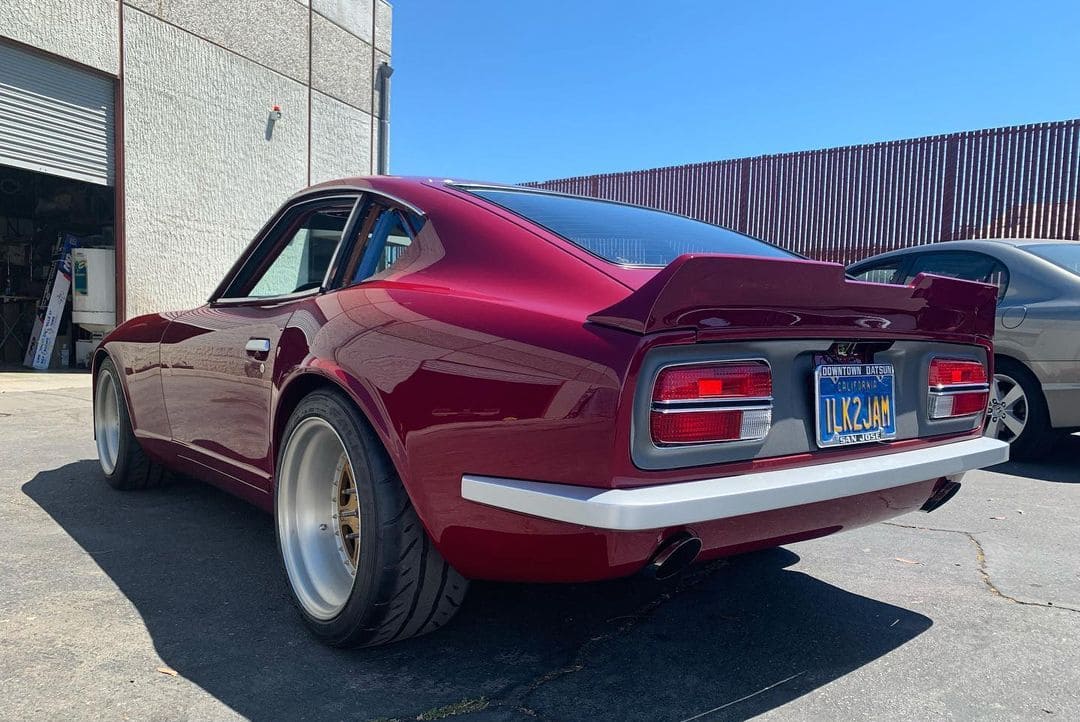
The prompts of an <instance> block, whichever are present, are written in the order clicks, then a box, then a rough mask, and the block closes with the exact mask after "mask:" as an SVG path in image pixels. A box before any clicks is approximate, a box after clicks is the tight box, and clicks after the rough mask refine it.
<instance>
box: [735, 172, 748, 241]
mask: <svg viewBox="0 0 1080 722" xmlns="http://www.w3.org/2000/svg"><path fill="white" fill-rule="evenodd" d="M750 160H751V159H750V158H742V159H740V160H739V227H738V228H737V229H736V230H737V231H739V232H740V233H749V232H750Z"/></svg>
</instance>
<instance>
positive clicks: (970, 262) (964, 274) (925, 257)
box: [906, 251, 1009, 299]
mask: <svg viewBox="0 0 1080 722" xmlns="http://www.w3.org/2000/svg"><path fill="white" fill-rule="evenodd" d="M920 273H930V274H933V275H935V276H948V277H949V278H960V279H963V280H965V281H978V282H979V283H989V284H991V285H993V286H997V289H998V298H999V299H1000V298H1002V297H1003V296H1004V295H1005V290H1006V289H1007V288H1008V285H1009V272H1008V270H1006V268H1005V266H1003V265H1002V264H1001V262H1000V261H998V260H997V259H994V258H991V257H990V256H987V255H984V254H982V253H972V252H964V251H949V252H943V253H924V254H922V255H920V256H919V257H918V258H916V259H915V261H914V262H913V263H912V264H911V268H910V269H908V272H907V281H906V282H907V283H911V281H912V280H913V279H914V278H915V276H917V275H919V274H920Z"/></svg>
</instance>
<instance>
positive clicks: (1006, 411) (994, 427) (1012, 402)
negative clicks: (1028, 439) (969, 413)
mask: <svg viewBox="0 0 1080 722" xmlns="http://www.w3.org/2000/svg"><path fill="white" fill-rule="evenodd" d="M1003 384H1004V385H1005V387H1006V392H1005V394H1004V395H1003V394H1002V393H1001V387H1002V385H1003ZM1021 406H1022V408H1023V418H1021V417H1020V416H1018V415H1017V410H1018V408H1020V407H1021ZM1030 411H1031V404H1030V402H1029V401H1028V398H1027V393H1026V392H1025V391H1024V387H1023V386H1021V385H1020V382H1019V381H1018V380H1017V379H1015V378H1013V377H1012V376H1010V375H1008V374H1004V373H995V374H994V386H993V394H992V395H991V399H990V403H989V405H988V408H987V421H986V433H987V435H989V436H993V437H995V438H998V439H1001V440H1002V441H1008V442H1009V443H1012V442H1014V441H1016V440H1017V439H1018V438H1020V435H1021V434H1023V433H1024V430H1025V429H1026V428H1027V422H1028V415H1029V414H1030ZM1010 422H1011V423H1010Z"/></svg>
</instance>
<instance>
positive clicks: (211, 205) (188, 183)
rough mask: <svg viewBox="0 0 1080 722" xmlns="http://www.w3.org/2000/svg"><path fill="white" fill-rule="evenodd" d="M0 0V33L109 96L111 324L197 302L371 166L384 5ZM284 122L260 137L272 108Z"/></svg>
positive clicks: (369, 0) (323, 0) (309, 0)
mask: <svg viewBox="0 0 1080 722" xmlns="http://www.w3.org/2000/svg"><path fill="white" fill-rule="evenodd" d="M122 2H123V4H122V5H121V4H120V3H119V2H118V0H0V37H6V38H10V39H12V40H15V41H17V42H19V43H23V44H25V45H28V46H32V47H35V48H38V49H40V50H44V51H46V52H48V53H52V54H54V55H58V56H61V57H63V58H67V59H69V60H71V61H73V62H75V63H78V64H81V65H85V66H88V67H90V68H93V69H95V70H98V71H101V72H104V73H108V74H110V75H113V76H115V77H116V78H117V82H119V83H120V84H121V86H122V90H123V107H122V117H123V123H122V146H121V148H120V149H121V151H122V155H123V162H122V164H121V168H120V171H121V172H120V174H119V178H120V182H121V183H122V185H123V188H122V190H123V196H124V238H125V244H124V246H125V248H124V250H125V253H124V257H125V267H124V268H121V269H118V270H119V271H120V272H121V273H123V274H124V279H125V284H124V285H125V292H124V297H123V299H122V301H123V304H124V307H125V314H124V315H125V316H126V317H127V318H131V317H132V316H136V315H139V314H142V313H150V312H156V311H165V310H173V309H181V308H188V307H192V306H195V305H198V304H199V303H202V302H203V301H205V300H206V298H207V296H208V295H209V294H210V292H211V291H212V290H213V289H214V287H215V286H216V285H217V284H218V282H219V281H220V280H221V277H222V276H223V275H224V273H225V272H226V271H227V270H228V268H229V266H230V265H231V264H232V263H233V261H234V260H235V259H236V257H237V255H238V254H239V253H240V251H241V250H242V249H243V248H244V247H245V246H246V245H247V244H248V243H249V242H250V240H251V238H252V237H253V236H254V234H255V233H256V232H257V231H258V229H259V228H260V227H261V226H262V224H263V223H264V222H265V221H266V220H267V219H268V218H269V216H270V215H271V214H272V213H273V212H274V210H275V209H276V208H277V207H278V206H280V204H281V203H282V202H283V201H284V200H285V199H286V198H288V196H290V195H291V194H293V193H294V192H296V191H298V190H300V189H301V188H304V187H305V186H307V185H310V184H314V183H319V182H322V181H324V180H329V179H332V178H338V177H343V176H350V175H363V174H367V173H371V172H373V171H374V164H375V155H374V152H373V149H374V148H375V147H376V133H377V126H378V123H377V119H376V118H375V115H374V113H375V112H377V109H378V100H377V98H376V96H375V89H374V87H373V82H374V78H375V75H376V68H377V67H378V64H379V63H381V62H384V61H388V60H389V57H390V55H389V54H390V52H391V47H390V36H391V22H392V11H391V7H390V5H389V3H388V2H386V0H243V1H242V2H237V1H236V0H122ZM275 104H276V105H280V106H281V111H282V117H281V119H280V120H279V121H277V122H276V123H274V124H273V127H272V129H271V130H272V132H269V133H268V127H267V119H268V114H269V110H270V108H271V106H272V105H275Z"/></svg>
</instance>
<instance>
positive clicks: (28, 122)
mask: <svg viewBox="0 0 1080 722" xmlns="http://www.w3.org/2000/svg"><path fill="white" fill-rule="evenodd" d="M113 97H114V96H113V81H112V80H111V79H110V78H107V77H104V76H102V75H99V74H97V73H92V72H89V71H86V70H82V69H80V68H76V67H72V66H70V65H68V64H66V63H62V62H59V61H56V60H53V59H51V58H47V57H43V56H41V55H37V54H36V53H30V52H27V51H25V50H21V49H19V48H16V47H14V46H12V45H8V44H5V43H3V42H0V165H9V166H15V167H16V168H25V169H27V170H33V171H39V172H42V173H49V174H51V175H57V176H62V177H64V178H75V179H77V180H82V181H88V182H90V183H97V184H100V185H109V186H111V185H112V184H113V178H114V160H113V153H114V149H113V145H114V144H113V121H114V113H113V110H114V109H113Z"/></svg>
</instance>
